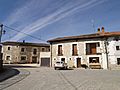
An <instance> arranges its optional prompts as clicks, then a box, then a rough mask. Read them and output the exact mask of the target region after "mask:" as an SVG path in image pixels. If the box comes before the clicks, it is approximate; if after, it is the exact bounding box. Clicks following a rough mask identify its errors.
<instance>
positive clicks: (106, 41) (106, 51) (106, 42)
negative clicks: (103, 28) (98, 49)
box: [104, 38, 109, 69]
mask: <svg viewBox="0 0 120 90" xmlns="http://www.w3.org/2000/svg"><path fill="white" fill-rule="evenodd" d="M104 44H105V54H106V59H107V69H109V61H108V50H107V44H108V40H107V38H105V42H104Z"/></svg>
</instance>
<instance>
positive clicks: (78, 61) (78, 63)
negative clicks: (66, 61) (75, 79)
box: [77, 58, 81, 68]
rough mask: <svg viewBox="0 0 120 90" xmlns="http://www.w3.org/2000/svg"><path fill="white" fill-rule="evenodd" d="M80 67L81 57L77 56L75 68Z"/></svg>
mask: <svg viewBox="0 0 120 90" xmlns="http://www.w3.org/2000/svg"><path fill="white" fill-rule="evenodd" d="M79 67H81V58H77V68H79Z"/></svg>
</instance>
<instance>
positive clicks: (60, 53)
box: [58, 45, 63, 56]
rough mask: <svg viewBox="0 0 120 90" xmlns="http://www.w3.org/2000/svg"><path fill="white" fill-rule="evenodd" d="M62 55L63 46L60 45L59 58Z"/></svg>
mask: <svg viewBox="0 0 120 90" xmlns="http://www.w3.org/2000/svg"><path fill="white" fill-rule="evenodd" d="M61 55H63V54H62V45H58V56H61Z"/></svg>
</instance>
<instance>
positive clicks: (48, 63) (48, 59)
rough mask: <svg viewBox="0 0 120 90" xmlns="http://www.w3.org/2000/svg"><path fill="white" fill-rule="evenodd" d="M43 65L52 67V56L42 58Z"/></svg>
mask: <svg viewBox="0 0 120 90" xmlns="http://www.w3.org/2000/svg"><path fill="white" fill-rule="evenodd" d="M41 66H45V67H50V58H41Z"/></svg>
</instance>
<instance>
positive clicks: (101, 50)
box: [48, 27, 120, 69]
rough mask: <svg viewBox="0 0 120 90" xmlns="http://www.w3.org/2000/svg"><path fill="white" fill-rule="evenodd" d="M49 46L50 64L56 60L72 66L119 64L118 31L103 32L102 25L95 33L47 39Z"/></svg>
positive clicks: (119, 45)
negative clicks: (70, 63)
mask: <svg viewBox="0 0 120 90" xmlns="http://www.w3.org/2000/svg"><path fill="white" fill-rule="evenodd" d="M48 42H49V43H50V48H51V61H52V66H54V63H55V62H56V61H57V60H58V61H64V62H65V63H68V62H69V61H70V60H73V62H74V67H76V68H79V67H84V66H85V67H89V68H103V69H109V68H113V67H114V68H115V67H119V65H120V32H105V31H104V27H102V29H101V30H100V29H98V32H97V33H93V34H86V35H79V36H68V37H60V38H55V39H51V40H48Z"/></svg>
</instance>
